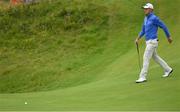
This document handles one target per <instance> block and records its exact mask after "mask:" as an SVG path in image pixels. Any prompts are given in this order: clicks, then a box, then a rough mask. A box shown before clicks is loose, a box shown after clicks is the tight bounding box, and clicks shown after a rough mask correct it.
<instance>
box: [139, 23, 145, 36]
mask: <svg viewBox="0 0 180 112" xmlns="http://www.w3.org/2000/svg"><path fill="white" fill-rule="evenodd" d="M144 34H145V25H144V24H143V26H142V30H141V32H140V33H139V37H140V38H141V37H142V36H144Z"/></svg>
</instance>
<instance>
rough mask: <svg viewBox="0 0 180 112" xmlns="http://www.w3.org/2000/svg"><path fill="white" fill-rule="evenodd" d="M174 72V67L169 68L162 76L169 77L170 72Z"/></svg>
mask: <svg viewBox="0 0 180 112" xmlns="http://www.w3.org/2000/svg"><path fill="white" fill-rule="evenodd" d="M172 72H173V69H171V70H169V71H167V72H165V73H164V75H163V76H162V77H164V78H165V77H168V76H170V74H171V73H172Z"/></svg>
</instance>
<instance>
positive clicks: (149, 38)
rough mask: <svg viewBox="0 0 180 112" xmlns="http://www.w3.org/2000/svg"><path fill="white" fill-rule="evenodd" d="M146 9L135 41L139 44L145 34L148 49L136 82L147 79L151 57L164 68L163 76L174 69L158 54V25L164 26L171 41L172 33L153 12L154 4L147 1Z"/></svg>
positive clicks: (166, 75) (170, 41)
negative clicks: (140, 29)
mask: <svg viewBox="0 0 180 112" xmlns="http://www.w3.org/2000/svg"><path fill="white" fill-rule="evenodd" d="M142 8H143V9H144V13H145V15H146V16H145V18H144V23H143V26H142V31H141V32H140V33H139V36H138V37H137V38H136V40H135V43H136V44H138V43H139V40H140V39H141V38H142V37H143V36H144V35H145V39H146V49H145V52H144V56H143V68H142V69H141V72H140V74H139V79H138V80H136V83H141V82H145V81H146V76H147V73H148V67H149V62H150V59H151V58H153V59H154V60H155V62H156V63H158V64H159V65H160V66H161V67H162V68H163V69H164V75H163V77H168V76H169V75H170V74H171V73H172V71H173V69H172V68H171V67H170V66H169V65H168V64H167V63H166V62H165V61H164V60H163V59H162V58H161V57H159V56H158V54H157V47H158V37H157V31H158V27H160V28H162V29H163V31H164V32H165V35H166V37H167V40H168V42H169V43H172V38H171V36H170V33H169V31H168V29H167V27H166V26H165V24H164V23H163V22H162V21H161V20H160V19H159V18H158V17H157V16H156V15H154V13H153V9H154V8H153V5H152V4H151V3H147V4H146V5H144V6H143V7H142Z"/></svg>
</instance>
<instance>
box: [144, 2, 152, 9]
mask: <svg viewBox="0 0 180 112" xmlns="http://www.w3.org/2000/svg"><path fill="white" fill-rule="evenodd" d="M142 8H143V9H154V7H153V5H152V4H151V3H147V4H146V5H144V6H142Z"/></svg>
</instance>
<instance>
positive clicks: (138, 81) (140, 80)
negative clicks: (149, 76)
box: [136, 77, 147, 83]
mask: <svg viewBox="0 0 180 112" xmlns="http://www.w3.org/2000/svg"><path fill="white" fill-rule="evenodd" d="M146 81H147V80H146V78H142V77H140V78H139V79H138V80H136V83H142V82H146Z"/></svg>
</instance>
